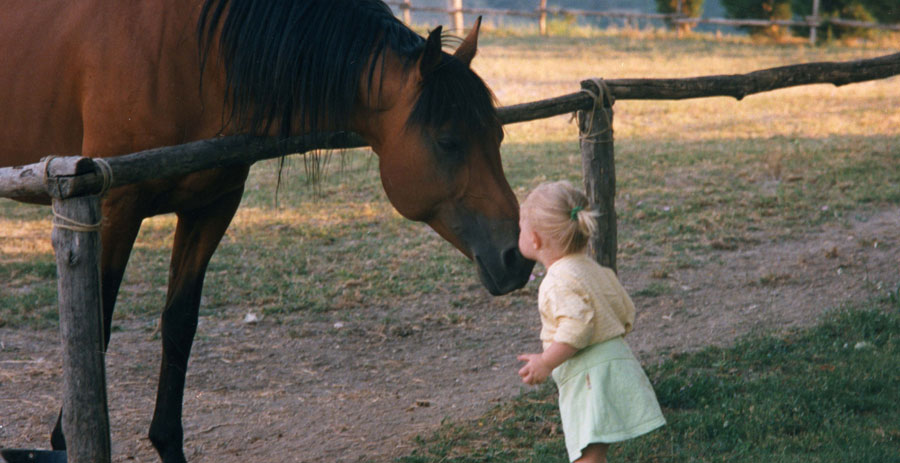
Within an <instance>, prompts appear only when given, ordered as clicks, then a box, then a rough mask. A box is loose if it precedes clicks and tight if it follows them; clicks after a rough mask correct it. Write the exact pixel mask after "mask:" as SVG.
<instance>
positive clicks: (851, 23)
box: [385, 1, 900, 31]
mask: <svg viewBox="0 0 900 463" xmlns="http://www.w3.org/2000/svg"><path fill="white" fill-rule="evenodd" d="M385 3H387V4H388V5H391V6H394V7H397V8H399V9H400V10H404V11H421V12H427V13H442V14H451V13H454V12H456V11H459V12H461V13H465V14H470V15H484V16H516V17H522V18H534V19H539V18H540V17H541V16H542V15H547V14H549V15H555V16H583V17H595V18H620V19H632V20H637V19H647V20H661V21H670V22H672V23H675V24H717V25H723V26H735V27H741V26H748V27H769V26H786V27H790V26H800V27H823V26H828V25H833V26H838V27H856V28H865V29H881V30H890V31H900V24H883V23H876V22H868V21H857V20H852V19H841V18H823V17H813V16H810V17H807V18H805V19H802V20H793V19H750V18H747V19H727V18H691V17H688V16H684V15H681V14H678V13H641V12H637V11H622V10H609V11H594V10H580V9H571V8H557V7H548V8H536V9H533V10H510V9H498V8H467V7H463V8H459V9H447V8H442V7H434V6H415V5H410V4H407V3H403V2H399V1H387V2H385Z"/></svg>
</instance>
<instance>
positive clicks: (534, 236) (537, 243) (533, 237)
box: [531, 230, 543, 250]
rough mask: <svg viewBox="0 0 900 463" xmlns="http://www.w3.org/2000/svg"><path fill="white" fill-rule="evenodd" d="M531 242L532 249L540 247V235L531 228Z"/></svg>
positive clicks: (541, 241)
mask: <svg viewBox="0 0 900 463" xmlns="http://www.w3.org/2000/svg"><path fill="white" fill-rule="evenodd" d="M531 244H533V245H534V249H535V250H538V249H541V245H543V240H542V239H541V235H538V233H537V232H536V231H534V230H531Z"/></svg>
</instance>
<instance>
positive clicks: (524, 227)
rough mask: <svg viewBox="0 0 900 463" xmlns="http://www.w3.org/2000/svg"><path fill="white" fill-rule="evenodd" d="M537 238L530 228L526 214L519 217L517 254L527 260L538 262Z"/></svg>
mask: <svg viewBox="0 0 900 463" xmlns="http://www.w3.org/2000/svg"><path fill="white" fill-rule="evenodd" d="M538 240H539V238H538V237H537V234H536V233H535V232H534V229H533V228H532V227H531V224H530V223H529V221H528V219H527V218H526V214H520V215H519V252H521V253H522V256H524V257H525V258H527V259H531V260H538V259H537V250H538V246H539V242H538Z"/></svg>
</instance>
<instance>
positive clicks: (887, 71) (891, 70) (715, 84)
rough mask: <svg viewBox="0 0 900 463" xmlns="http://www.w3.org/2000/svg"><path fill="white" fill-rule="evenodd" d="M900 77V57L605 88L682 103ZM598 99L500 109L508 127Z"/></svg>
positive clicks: (580, 96)
mask: <svg viewBox="0 0 900 463" xmlns="http://www.w3.org/2000/svg"><path fill="white" fill-rule="evenodd" d="M898 74H900V53H895V54H893V55H887V56H881V57H878V58H870V59H862V60H855V61H843V62H818V63H806V64H794V65H790V66H781V67H776V68H770V69H763V70H760V71H754V72H751V73H748V74H730V75H718V76H704V77H689V78H682V79H609V80H606V81H605V82H606V85H607V87H608V88H609V92H610V93H611V94H612V96H613V97H614V98H615V99H617V100H682V99H688V98H706V97H713V96H727V97H733V98H736V99H738V100H740V99H742V98H743V97H745V96H747V95H750V94H754V93H761V92H767V91H770V90H777V89H780V88H787V87H794V86H798V85H809V84H826V83H827V84H834V85H836V86H841V85H846V84H850V83H854V82H864V81H869V80H877V79H883V78H886V77H891V76H895V75H898ZM592 105H593V98H592V97H591V96H590V95H588V94H587V93H583V92H578V93H570V94H568V95H563V96H559V97H556V98H550V99H547V100H542V101H536V102H533V103H523V104H519V105H515V106H506V107H503V108H501V109H500V117H501V119H502V120H503V122H504V123H505V124H510V123H514V122H525V121H530V120H534V119H540V118H545V117H551V116H555V115H559V114H566V113H570V112H572V111H577V110H581V109H589V108H591V106H592Z"/></svg>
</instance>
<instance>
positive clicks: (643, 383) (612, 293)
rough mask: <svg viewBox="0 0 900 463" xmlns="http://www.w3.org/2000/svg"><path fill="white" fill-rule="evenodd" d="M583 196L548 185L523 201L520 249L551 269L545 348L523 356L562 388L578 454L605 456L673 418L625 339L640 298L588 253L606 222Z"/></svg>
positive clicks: (535, 377) (580, 457)
mask: <svg viewBox="0 0 900 463" xmlns="http://www.w3.org/2000/svg"><path fill="white" fill-rule="evenodd" d="M596 215H597V214H596V212H592V211H590V210H588V201H587V198H586V197H585V196H584V194H583V193H581V192H580V191H578V190H577V189H575V188H574V187H573V186H572V184H570V183H569V182H554V183H544V184H542V185H540V186H538V187H537V188H535V189H534V191H532V192H531V194H529V195H528V197H527V198H526V199H525V201H524V202H523V203H522V208H521V214H520V217H521V218H520V221H519V226H520V228H521V233H520V234H519V249H520V250H521V252H522V255H523V256H525V257H528V258H529V259H534V260H536V261H538V262H540V263H541V264H543V265H544V267H545V268H546V269H547V275H546V276H545V277H544V281H543V282H541V286H540V289H539V291H538V309H539V311H540V314H541V325H542V328H541V341H542V342H543V344H544V352H543V353H542V354H523V355H520V356H519V357H518V358H519V360H521V361H523V362H526V363H525V365H524V366H523V367H522V369H521V370H519V376H521V377H522V381H524V382H525V383H527V384H540V383H542V382H544V380H546V379H547V377H548V376H550V375H551V374H552V375H553V379H554V381H556V384H557V387H558V389H559V408H560V414H561V416H562V424H563V432H564V433H565V437H566V449H567V450H568V453H569V460H570V461H573V462H574V461H579V462H605V461H606V451H607V450H608V448H609V443H611V442H619V441H623V440H626V439H630V438H633V437H637V436H639V435H642V434H645V433H647V432H650V431H652V430H654V429H656V428H658V427H660V426H662V425H664V424H665V419H664V418H663V416H662V411H660V408H659V404H658V403H657V401H656V395H655V394H654V392H653V387H652V386H651V385H650V381H649V380H648V379H647V375H646V374H645V373H644V370H643V369H642V368H641V365H640V363H638V361H637V359H636V358H635V356H634V354H633V353H632V352H631V349H630V348H629V347H628V345H627V344H626V343H625V341H624V340H623V339H622V338H623V336H625V334H627V333H628V332H630V331H631V326H632V323H634V304H633V303H632V302H631V298H630V297H628V294H627V293H626V292H625V290H624V289H623V288H622V285H621V284H619V280H618V278H616V274H615V273H613V271H612V270H610V269H608V268H605V267H601V266H600V265H599V264H597V262H596V261H594V260H593V259H591V258H590V257H588V256H587V254H585V249H586V248H587V244H588V240H589V239H590V237H591V234H593V233H594V232H595V230H596V228H597V224H596Z"/></svg>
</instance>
